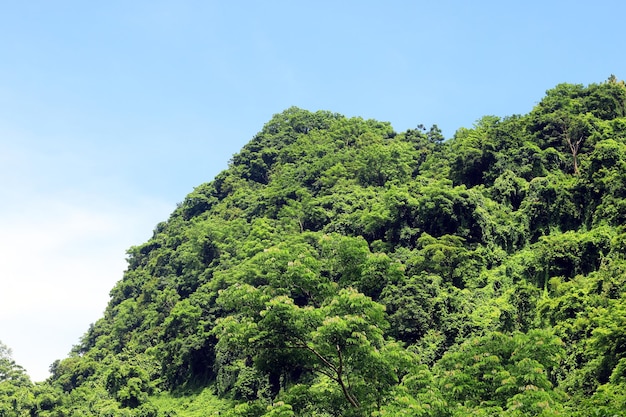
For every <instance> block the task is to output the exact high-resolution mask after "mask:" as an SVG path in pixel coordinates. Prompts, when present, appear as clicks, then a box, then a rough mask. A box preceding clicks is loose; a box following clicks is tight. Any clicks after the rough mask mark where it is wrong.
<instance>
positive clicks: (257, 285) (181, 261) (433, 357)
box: [0, 76, 626, 417]
mask: <svg viewBox="0 0 626 417" xmlns="http://www.w3.org/2000/svg"><path fill="white" fill-rule="evenodd" d="M625 220H626V86H625V85H624V82H622V81H618V80H617V79H616V78H615V77H613V76H612V77H611V78H610V79H609V80H608V81H606V82H603V83H600V84H592V85H589V86H583V85H574V84H560V85H558V86H556V87H555V88H553V89H551V90H549V91H548V92H547V93H546V96H545V97H544V98H543V99H541V101H540V102H539V103H538V104H537V105H536V106H535V107H534V108H533V109H532V110H531V111H530V112H529V113H528V114H526V115H514V116H508V117H504V118H500V117H496V116H486V117H484V118H482V119H480V120H479V121H477V122H476V124H475V126H474V127H473V128H471V129H467V128H461V129H459V130H458V131H457V132H456V133H455V135H454V137H452V138H449V139H447V140H445V139H444V137H443V136H442V135H441V132H440V130H439V129H438V128H437V126H433V127H431V128H425V127H423V126H421V125H420V126H418V127H417V128H416V129H412V130H408V131H406V132H396V131H394V129H393V128H392V126H391V125H390V124H389V123H386V122H379V121H375V120H363V119H361V118H346V117H344V116H342V115H339V114H335V113H331V112H325V111H318V112H309V111H306V110H302V109H298V108H295V107H294V108H290V109H287V110H286V111H284V112H282V113H280V114H277V115H275V116H274V117H273V118H272V119H271V120H270V121H269V122H268V123H267V124H266V125H265V126H264V127H263V129H262V130H261V131H260V132H259V133H258V134H257V135H256V136H254V138H252V140H251V141H250V142H249V143H248V144H247V145H246V146H245V147H244V148H243V149H242V150H241V151H240V152H239V153H238V154H236V155H234V157H233V158H232V160H231V161H230V164H229V168H228V169H227V170H225V171H223V172H222V173H220V174H219V175H217V176H216V178H215V179H213V181H211V182H209V183H205V184H202V185H200V186H198V187H197V188H195V190H194V191H193V192H192V193H190V194H189V195H188V196H187V197H186V198H185V199H184V201H182V203H180V204H179V206H178V207H177V209H176V210H175V211H174V212H173V213H172V214H171V216H170V218H169V219H168V220H167V221H165V222H162V223H160V224H158V225H157V226H156V228H155V231H154V235H153V237H152V238H151V239H150V240H149V241H148V242H146V243H144V244H141V245H139V246H136V247H133V248H131V249H130V250H129V251H128V270H127V271H126V272H125V274H124V277H123V279H122V280H120V281H119V282H118V283H117V284H116V285H115V287H114V288H113V289H112V290H111V293H110V295H111V299H110V303H109V305H108V307H107V309H106V311H105V313H104V316H103V317H102V318H101V319H100V320H98V321H97V322H96V323H95V324H93V325H92V326H91V327H90V328H89V329H88V331H87V332H86V333H85V335H84V337H83V338H82V339H81V340H80V343H78V344H77V345H76V346H75V348H74V349H73V351H72V353H71V354H70V355H69V357H68V358H66V359H63V360H60V361H57V362H55V363H54V364H53V365H52V368H51V369H52V377H51V378H50V379H49V380H48V381H47V382H46V383H43V384H37V385H33V384H31V383H30V382H29V381H28V379H27V378H25V377H24V375H21V376H20V377H7V376H6V375H14V376H15V375H18V376H19V375H20V372H22V371H21V370H20V368H19V367H18V366H17V365H15V364H14V363H13V362H12V361H11V360H10V358H8V357H6V355H5V357H4V358H3V359H2V360H3V362H0V365H2V366H3V367H4V368H5V369H8V370H10V371H11V372H12V373H7V372H4V373H3V371H2V369H0V381H2V382H0V416H3V417H4V416H7V417H8V416H22V415H24V416H25V415H28V416H143V417H149V416H159V417H161V416H208V415H217V413H221V414H220V415H222V416H224V415H226V416H249V417H252V416H274V417H276V416H469V415H474V416H580V417H583V416H585V417H586V416H612V415H624V413H625V412H626V411H625V410H626V259H625V255H626V229H625V227H624V223H625Z"/></svg>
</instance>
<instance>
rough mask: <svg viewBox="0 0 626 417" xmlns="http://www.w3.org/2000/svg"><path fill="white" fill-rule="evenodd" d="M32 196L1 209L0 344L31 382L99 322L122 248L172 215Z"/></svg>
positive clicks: (143, 207)
mask: <svg viewBox="0 0 626 417" xmlns="http://www.w3.org/2000/svg"><path fill="white" fill-rule="evenodd" d="M37 197H38V198H30V199H28V201H23V208H22V210H20V211H17V210H15V209H11V210H6V207H5V209H4V210H2V211H0V230H2V233H1V235H0V254H2V256H1V257H0V276H1V277H2V290H1V291H0V340H2V341H3V342H4V343H5V344H7V345H8V346H9V347H11V348H12V349H13V357H14V359H15V361H16V362H17V363H18V364H20V365H21V366H23V367H25V368H26V369H27V371H28V372H29V374H30V375H31V377H32V378H33V379H34V380H35V381H38V380H42V379H45V378H46V377H47V376H48V373H47V370H48V366H49V365H50V364H51V363H52V362H53V361H54V360H55V359H62V358H63V357H65V356H66V355H67V353H68V352H69V350H70V349H71V347H72V346H73V345H74V344H76V343H78V341H79V339H80V336H81V335H82V334H84V332H85V331H86V330H87V328H88V326H89V324H90V323H93V322H95V321H96V320H97V319H98V318H99V317H101V315H102V312H103V310H104V308H105V307H106V304H107V302H108V294H109V291H110V290H111V288H112V287H113V285H114V284H115V282H117V281H118V280H119V279H121V278H122V274H123V271H124V269H125V267H126V262H125V252H126V250H127V249H128V248H129V247H130V246H132V245H137V244H141V243H143V242H144V241H146V240H147V239H148V238H149V237H150V235H151V232H152V229H153V227H154V226H155V225H156V223H158V222H159V221H162V220H165V219H166V218H167V215H168V214H169V212H170V211H171V207H169V206H168V205H167V204H164V203H162V202H158V201H150V200H139V199H132V200H131V201H117V202H104V201H102V200H98V199H94V198H93V196H87V195H84V196H79V195H75V196H74V198H70V199H68V196H67V195H66V196H63V200H60V199H59V198H45V199H42V198H41V196H37Z"/></svg>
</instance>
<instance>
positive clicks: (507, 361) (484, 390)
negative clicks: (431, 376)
mask: <svg viewBox="0 0 626 417" xmlns="http://www.w3.org/2000/svg"><path fill="white" fill-rule="evenodd" d="M563 354H564V349H563V344H562V342H561V341H560V339H558V338H556V337H555V336H554V335H553V334H551V333H550V332H548V331H543V330H533V331H530V332H529V333H527V334H524V333H517V334H514V335H513V336H507V335H504V334H501V333H490V334H488V335H486V336H484V337H481V338H473V339H469V340H468V341H467V342H465V343H463V344H462V345H461V346H460V347H459V350H457V351H454V352H449V353H447V354H446V355H444V357H443V358H442V359H441V361H439V363H438V364H437V366H436V368H435V369H436V370H437V372H438V373H439V374H440V375H441V377H442V381H441V383H442V392H443V393H444V396H445V397H446V398H447V399H448V401H461V402H462V403H463V404H464V405H465V406H466V407H469V408H470V409H473V408H475V407H478V406H481V407H482V406H493V407H499V408H500V409H502V410H507V411H508V412H511V413H513V411H515V410H517V411H515V412H516V413H519V415H540V414H541V413H542V412H543V411H542V410H543V409H552V410H558V409H559V408H560V406H559V402H560V400H561V395H560V394H558V393H557V392H555V391H553V383H552V382H551V381H550V373H551V372H552V371H553V370H554V368H555V367H556V366H557V365H558V363H559V362H560V360H561V358H562V356H563ZM512 415H516V414H512Z"/></svg>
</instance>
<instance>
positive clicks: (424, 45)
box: [0, 0, 626, 380]
mask: <svg viewBox="0 0 626 417" xmlns="http://www.w3.org/2000/svg"><path fill="white" fill-rule="evenodd" d="M0 4H1V5H2V8H1V13H0V181H1V185H2V186H1V187H0V203H1V204H0V283H1V287H0V288H1V289H0V340H2V341H3V342H4V343H5V344H7V345H9V346H10V347H11V348H12V349H13V356H14V358H15V359H16V361H17V362H18V363H19V364H21V365H22V366H24V367H25V368H26V369H27V370H28V371H29V373H30V374H31V376H32V377H33V379H35V380H41V379H44V378H45V377H47V369H48V366H49V365H50V364H51V363H52V362H53V361H54V360H55V359H59V358H63V357H65V356H66V355H67V353H68V352H69V350H70V349H71V347H72V345H73V344H76V343H77V342H78V340H79V338H80V336H81V335H82V334H83V333H84V332H85V331H86V330H87V328H88V325H89V324H90V323H92V322H94V321H96V320H97V319H98V318H99V317H100V316H101V314H102V311H103V310H104V308H105V306H106V303H107V301H108V292H109V290H110V289H111V288H112V286H113V285H114V283H115V282H116V281H117V280H119V279H121V277H122V273H123V270H124V268H125V251H126V249H128V248H129V247H130V246H132V245H137V244H141V243H143V242H144V241H146V240H147V239H148V238H149V237H150V236H151V233H152V230H153V228H154V226H155V225H156V224H157V223H158V222H160V221H162V220H166V219H167V217H168V215H169V213H170V212H171V211H172V210H173V209H174V208H175V206H176V203H178V202H180V201H182V200H183V199H184V197H185V195H186V194H187V193H189V192H190V191H191V190H193V188H194V187H195V186H197V185H199V184H201V183H203V182H206V181H210V180H211V179H212V178H213V177H214V176H215V175H216V174H217V173H218V172H219V171H221V170H223V169H225V168H226V167H227V163H228V160H229V159H230V158H231V156H232V155H233V154H234V153H236V152H237V151H238V150H239V149H240V148H241V147H242V146H243V145H244V144H245V143H246V142H248V141H249V140H250V139H251V138H252V137H253V136H254V134H255V133H256V132H258V131H259V130H260V129H261V128H262V126H263V124H264V123H265V122H267V121H268V120H269V119H270V118H271V116H272V115H273V114H275V113H279V112H281V111H282V110H284V109H286V108H288V107H290V106H298V107H301V108H304V109H308V110H313V111H314V110H330V111H333V112H338V113H341V114H344V115H346V116H360V117H363V118H374V119H378V120H383V121H389V122H391V123H392V125H393V126H394V128H395V129H396V131H403V130H406V129H408V128H413V127H416V126H417V125H418V124H424V125H427V126H430V125H432V124H438V125H439V127H440V128H441V129H442V130H443V132H444V135H445V136H446V137H450V136H452V135H453V133H454V131H455V130H456V129H458V128H459V127H471V126H472V124H473V123H474V122H475V121H476V120H477V119H479V118H480V117H482V116H484V115H491V114H493V115H498V116H506V115H511V114H515V113H526V112H528V111H530V110H531V109H532V107H533V106H534V105H535V104H536V103H537V102H538V101H539V100H540V99H541V98H542V96H543V94H544V92H545V91H546V90H547V89H549V88H552V87H554V86H555V85H556V84H558V83H561V82H569V83H580V84H589V83H594V82H596V83H598V82H603V81H605V80H606V79H607V78H608V77H609V75H611V74H615V75H616V76H617V77H618V78H620V79H622V78H625V77H626V55H625V54H624V45H623V43H624V34H625V33H626V32H625V31H624V27H623V16H624V15H625V12H626V5H625V4H624V3H623V2H621V1H617V0H615V1H603V0H599V1H594V2H569V1H549V0H544V1H523V2H522V1H515V2H503V1H498V2H496V1H445V0H442V1H438V2H424V1H414V2H411V1H408V0H407V1H399V0H396V1H394V0H387V1H384V2H383V1H366V0H362V1H353V0H346V1H326V0H318V1H315V2H312V1H310V2H296V1H272V0H266V1H235V0H232V1H231V0H229V1H221V2H217V1H208V0H207V1H185V0H178V1H158V0H155V1H141V0H137V1H107V2H79V1H63V0H59V1H38V0H31V1H28V2H11V1H0Z"/></svg>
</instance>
